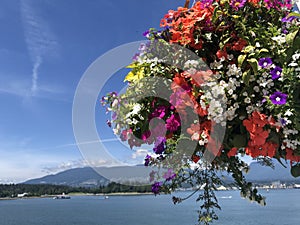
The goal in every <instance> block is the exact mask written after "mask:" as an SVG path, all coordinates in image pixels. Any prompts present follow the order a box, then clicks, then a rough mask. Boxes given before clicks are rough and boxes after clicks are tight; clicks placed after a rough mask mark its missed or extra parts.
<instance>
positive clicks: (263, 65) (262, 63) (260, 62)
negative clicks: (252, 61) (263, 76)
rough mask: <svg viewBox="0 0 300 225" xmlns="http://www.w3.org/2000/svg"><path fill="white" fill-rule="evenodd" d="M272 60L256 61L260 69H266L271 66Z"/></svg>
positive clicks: (262, 59)
mask: <svg viewBox="0 0 300 225" xmlns="http://www.w3.org/2000/svg"><path fill="white" fill-rule="evenodd" d="M272 63H273V62H272V59H271V58H268V57H267V58H261V59H259V61H258V65H260V66H261V68H266V67H269V66H271V65H272Z"/></svg>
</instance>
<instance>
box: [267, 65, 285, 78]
mask: <svg viewBox="0 0 300 225" xmlns="http://www.w3.org/2000/svg"><path fill="white" fill-rule="evenodd" d="M281 73H282V69H281V68H280V67H279V66H276V67H275V68H274V69H272V70H271V71H270V74H271V75H272V79H273V80H275V79H278V78H279V77H280V76H281Z"/></svg>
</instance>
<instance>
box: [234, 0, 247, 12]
mask: <svg viewBox="0 0 300 225" xmlns="http://www.w3.org/2000/svg"><path fill="white" fill-rule="evenodd" d="M246 2H247V0H231V2H230V5H231V7H232V8H234V9H235V10H238V9H240V8H242V7H244V5H245V3H246Z"/></svg>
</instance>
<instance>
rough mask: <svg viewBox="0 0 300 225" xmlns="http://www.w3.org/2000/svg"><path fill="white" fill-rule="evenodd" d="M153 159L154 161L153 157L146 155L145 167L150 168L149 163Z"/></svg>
mask: <svg viewBox="0 0 300 225" xmlns="http://www.w3.org/2000/svg"><path fill="white" fill-rule="evenodd" d="M151 159H152V157H151V156H150V155H146V157H145V163H144V165H145V166H149V163H150V160H151Z"/></svg>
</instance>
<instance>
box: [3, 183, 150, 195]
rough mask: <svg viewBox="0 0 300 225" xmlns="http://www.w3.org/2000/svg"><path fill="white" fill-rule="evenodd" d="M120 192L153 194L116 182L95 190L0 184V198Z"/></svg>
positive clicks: (148, 187) (140, 187) (44, 185)
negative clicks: (24, 195) (25, 194)
mask: <svg viewBox="0 0 300 225" xmlns="http://www.w3.org/2000/svg"><path fill="white" fill-rule="evenodd" d="M120 192H124V193H126V192H137V193H146V192H151V186H150V185H147V186H128V185H123V184H118V183H115V182H112V183H109V184H108V185H106V186H99V187H95V188H86V187H71V186H63V185H53V184H0V197H1V198H6V197H17V196H18V194H23V193H27V196H43V195H59V194H62V193H66V194H68V193H91V194H109V193H120Z"/></svg>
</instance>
